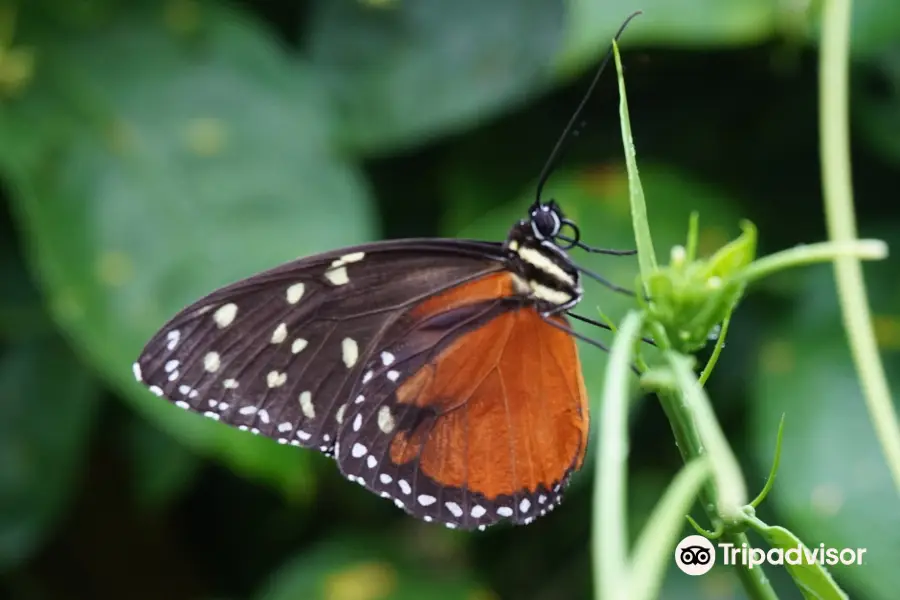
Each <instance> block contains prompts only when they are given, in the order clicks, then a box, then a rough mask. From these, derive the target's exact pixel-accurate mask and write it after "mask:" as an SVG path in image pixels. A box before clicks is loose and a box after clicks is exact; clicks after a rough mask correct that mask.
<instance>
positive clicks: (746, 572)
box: [722, 532, 778, 600]
mask: <svg viewBox="0 0 900 600" xmlns="http://www.w3.org/2000/svg"><path fill="white" fill-rule="evenodd" d="M722 541H723V542H725V543H731V544H734V545H735V547H738V548H740V547H741V545H742V544H747V547H750V540H749V539H747V534H746V533H743V532H742V533H725V534H723V535H722ZM735 569H736V570H737V576H738V579H740V580H741V584H742V585H743V586H744V591H745V592H747V596H748V597H749V598H751V599H752V600H778V594H776V593H775V590H774V589H773V588H772V585H771V584H770V583H769V578H768V577H766V573H765V572H764V571H763V569H762V567H759V566H757V567H753V568H752V569H751V568H750V567H748V566H746V565H742V564H737V565H735Z"/></svg>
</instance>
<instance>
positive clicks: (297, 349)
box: [291, 338, 309, 354]
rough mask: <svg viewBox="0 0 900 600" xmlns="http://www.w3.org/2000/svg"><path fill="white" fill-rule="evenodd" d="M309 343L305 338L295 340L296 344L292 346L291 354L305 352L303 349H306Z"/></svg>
mask: <svg viewBox="0 0 900 600" xmlns="http://www.w3.org/2000/svg"><path fill="white" fill-rule="evenodd" d="M308 343H309V342H307V341H306V340H304V339H303V338H297V339H296V340H294V342H293V343H292V344H291V352H292V353H293V354H300V353H301V352H302V351H303V349H304V348H306V345H307V344H308Z"/></svg>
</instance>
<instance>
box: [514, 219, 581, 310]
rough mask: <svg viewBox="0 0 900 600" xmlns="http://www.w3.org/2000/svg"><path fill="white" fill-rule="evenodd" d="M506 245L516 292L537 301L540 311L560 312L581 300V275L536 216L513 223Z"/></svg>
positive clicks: (536, 304) (535, 302)
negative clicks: (537, 220)
mask: <svg viewBox="0 0 900 600" xmlns="http://www.w3.org/2000/svg"><path fill="white" fill-rule="evenodd" d="M551 235H552V232H551ZM504 248H505V249H506V260H507V268H508V269H509V270H510V272H511V273H512V274H513V278H514V281H515V284H516V291H517V292H518V293H519V294H521V295H523V296H525V297H526V298H528V299H529V300H530V301H532V302H534V304H535V306H536V307H537V309H538V311H539V312H541V313H543V314H556V313H560V312H562V311H564V310H568V309H570V308H572V307H573V306H575V305H576V304H578V302H579V301H580V300H581V297H582V296H583V295H584V291H583V290H582V288H581V277H580V274H579V273H578V270H577V269H576V268H575V265H574V264H573V263H572V259H570V258H569V255H568V253H567V252H566V251H565V250H563V249H562V248H560V247H559V245H557V244H556V243H555V242H554V241H553V239H552V237H551V236H550V235H544V232H543V231H542V229H541V228H540V227H539V226H536V225H535V220H534V217H532V219H523V220H521V221H519V222H518V223H517V224H516V225H515V226H513V228H512V229H511V230H510V232H509V236H508V237H507V240H506V243H505V244H504Z"/></svg>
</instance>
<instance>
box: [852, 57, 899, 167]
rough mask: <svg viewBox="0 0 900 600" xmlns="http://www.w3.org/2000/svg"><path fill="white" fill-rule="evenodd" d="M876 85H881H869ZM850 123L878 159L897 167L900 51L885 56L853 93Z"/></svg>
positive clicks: (858, 82) (862, 78)
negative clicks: (877, 155) (851, 119)
mask: <svg viewBox="0 0 900 600" xmlns="http://www.w3.org/2000/svg"><path fill="white" fill-rule="evenodd" d="M873 80H874V81H878V82H879V83H880V84H881V85H880V86H874V85H872V83H873ZM852 110H853V117H854V123H858V124H859V132H860V133H861V134H862V136H863V137H864V138H865V139H866V140H867V141H868V143H869V144H870V145H871V146H872V148H873V149H874V150H875V151H876V152H878V153H879V154H881V155H882V157H883V158H884V159H885V160H887V161H889V162H891V163H893V164H900V48H894V49H893V50H892V51H890V52H885V53H884V55H883V56H881V57H880V58H879V59H878V60H877V61H875V64H874V65H873V68H872V71H871V72H869V73H867V74H866V77H858V78H857V85H855V86H854V89H853V106H852Z"/></svg>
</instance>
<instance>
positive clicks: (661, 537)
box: [628, 458, 712, 600]
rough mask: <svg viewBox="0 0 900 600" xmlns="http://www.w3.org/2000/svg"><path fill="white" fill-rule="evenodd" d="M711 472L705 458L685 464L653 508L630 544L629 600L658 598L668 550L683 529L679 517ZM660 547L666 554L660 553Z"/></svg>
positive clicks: (666, 564) (668, 562)
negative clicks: (633, 541) (632, 543)
mask: <svg viewBox="0 0 900 600" xmlns="http://www.w3.org/2000/svg"><path fill="white" fill-rule="evenodd" d="M711 472H712V471H711V469H710V466H709V460H707V459H705V458H701V459H697V460H694V461H691V462H689V463H687V464H685V465H684V467H683V468H682V469H681V471H679V472H678V474H677V475H676V476H675V479H673V480H672V483H671V484H669V487H668V489H666V493H665V495H663V497H662V499H661V500H660V501H659V502H658V503H657V505H656V506H655V507H654V509H653V512H652V513H651V514H650V518H649V519H647V524H646V525H645V526H644V529H643V531H641V535H640V537H639V538H638V539H637V541H636V542H635V544H634V554H633V556H632V560H631V565H630V568H629V574H630V575H629V584H630V585H629V588H628V592H629V600H653V599H654V598H657V597H658V595H659V588H660V586H661V584H662V581H663V576H664V575H665V572H666V567H668V566H669V565H670V564H671V560H672V552H671V550H672V549H673V548H674V547H675V543H676V541H677V538H678V534H679V533H680V532H681V529H682V527H683V525H682V521H681V517H682V515H684V514H685V513H686V512H688V511H689V510H690V508H691V505H693V504H694V501H695V499H696V498H697V493H698V492H699V491H700V489H701V488H702V487H703V483H704V482H705V481H706V480H707V479H708V478H709V476H710V474H711ZM660 548H668V549H669V551H668V552H660Z"/></svg>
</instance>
